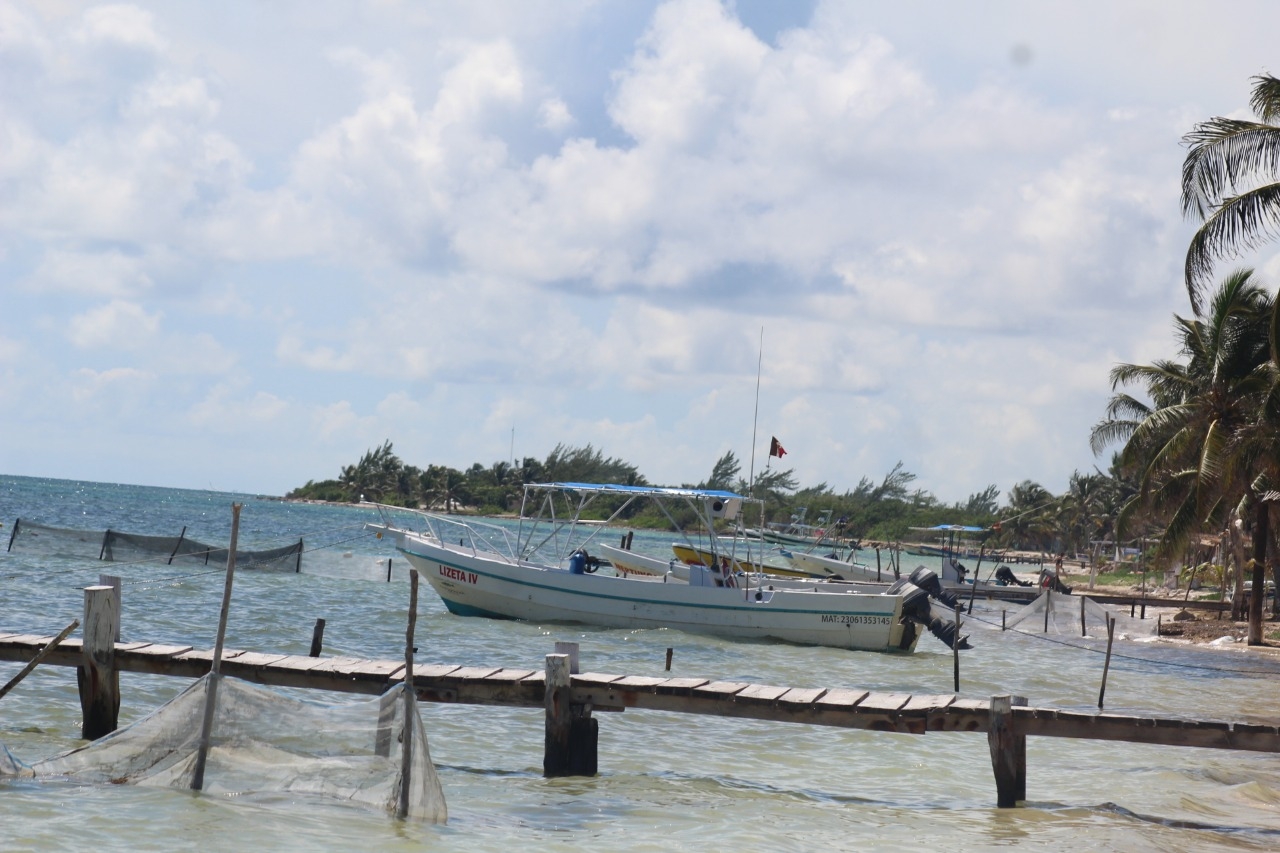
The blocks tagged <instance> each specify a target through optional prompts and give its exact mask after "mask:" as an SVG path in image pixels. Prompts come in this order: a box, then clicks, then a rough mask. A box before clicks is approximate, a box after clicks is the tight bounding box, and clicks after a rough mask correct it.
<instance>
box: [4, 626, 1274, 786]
mask: <svg viewBox="0 0 1280 853" xmlns="http://www.w3.org/2000/svg"><path fill="white" fill-rule="evenodd" d="M54 640H55V638H54V637H53V636H34V635H30V634H13V633H3V632H0V660H3V661H11V662H30V661H32V660H34V659H35V658H36V656H37V655H39V654H42V653H43V654H44V658H43V661H42V663H44V664H50V665H55V666H66V667H77V668H78V670H80V671H81V672H82V673H83V671H84V669H85V667H86V660H87V659H88V658H90V657H93V659H95V660H97V661H102V660H104V659H105V658H104V656H103V655H102V654H101V653H96V654H94V650H92V649H86V648H85V642H86V641H83V640H79V639H66V640H62V641H61V642H60V644H58V645H56V647H55V648H52V649H46V647H47V646H49V645H51V644H52V643H53V642H54ZM91 645H92V643H91ZM107 657H109V659H110V663H111V665H112V666H113V667H114V670H115V672H116V673H119V672H137V673H150V674H156V675H176V676H183V677H188V678H198V677H200V676H202V675H204V674H206V673H207V672H209V671H210V669H211V666H212V661H213V651H211V650H201V649H195V648H192V647H190V646H180V645H164V644H157V643H144V642H132V643H125V642H114V643H113V648H112V654H110V655H109V656H107ZM573 659H576V655H573V656H571V655H569V654H553V655H548V656H547V658H546V665H545V667H544V668H543V669H542V670H537V669H522V668H505V667H475V666H453V665H427V666H417V665H415V666H414V668H413V671H412V683H413V687H414V690H415V692H416V694H417V697H418V699H419V700H421V701H426V702H448V703H464V704H475V705H502V706H510V707H520V708H537V709H543V710H544V711H545V712H546V719H547V740H546V747H545V749H546V752H545V756H544V772H546V774H547V775H548V776H555V775H593V774H594V773H595V753H596V742H597V741H596V738H597V733H598V723H597V721H596V720H595V719H594V718H592V716H591V715H592V712H594V711H624V710H628V709H631V710H652V711H667V712H676V713H686V714H712V715H718V716H726V717H740V718H749V719H756V720H770V721H775V722H786V723H806V724H810V725H823V726H837V727H841V728H851V729H867V730H873V731H883V732H900V733H907V734H924V733H926V732H931V731H963V732H985V733H986V734H987V737H988V743H989V745H990V749H991V758H992V768H993V770H994V773H995V778H996V789H997V804H998V805H999V806H1001V807H1009V806H1014V805H1016V804H1017V802H1018V801H1020V800H1023V799H1025V798H1026V738H1027V737H1028V736H1031V737H1068V738H1092V739H1098V740H1112V741H1126V742H1130V743H1146V744H1160V745H1165V746H1184V747H1185V746H1192V747H1207V748H1212V749H1237V750H1249V751H1255V752H1271V753H1276V752H1280V727H1277V726H1274V725H1251V724H1245V723H1231V722H1213V721H1200V720H1183V719H1177V718H1154V717H1138V716H1130V715H1124V714H1113V713H1101V712H1100V713H1088V712H1079V711H1066V710H1058V709H1052V708H1036V707H1031V706H1029V705H1027V704H1026V700H1025V699H1022V698H1021V697H1010V696H995V697H992V698H990V699H966V698H963V697H960V696H956V695H952V694H941V695H920V694H906V693H881V692H876V691H870V690H860V689H850V688H799V687H782V686H775V685H766V684H751V683H747V682H738V681H715V680H712V679H706V678H688V677H685V678H664V677H655V676H634V675H610V674H604V673H591V672H587V673H574V672H572V671H571V669H572V667H571V661H572V660H573ZM405 670H406V662H405V660H363V659H358V658H351V657H312V656H303V655H285V654H264V653H261V652H251V651H236V650H230V649H224V650H223V654H222V661H221V672H222V674H224V675H229V676H233V677H236V678H241V679H244V680H246V681H253V682H256V683H259V684H265V685H273V686H279V687H301V688H311V689H319V690H330V691H337V692H346V693H367V694H379V693H382V692H383V691H385V690H386V689H388V688H389V687H391V686H392V685H394V684H397V683H399V682H400V681H401V680H403V678H404V676H405ZM81 680H82V681H83V680H84V676H83V674H82V675H81ZM117 695H118V694H117ZM82 696H83V691H82ZM87 713H88V709H86V714H87Z"/></svg>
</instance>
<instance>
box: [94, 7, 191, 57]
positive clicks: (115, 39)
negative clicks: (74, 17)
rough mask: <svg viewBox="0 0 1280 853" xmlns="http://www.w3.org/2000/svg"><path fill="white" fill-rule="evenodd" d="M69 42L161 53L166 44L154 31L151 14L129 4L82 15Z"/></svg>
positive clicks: (96, 9)
mask: <svg viewBox="0 0 1280 853" xmlns="http://www.w3.org/2000/svg"><path fill="white" fill-rule="evenodd" d="M72 38H74V39H76V40H78V41H83V42H102V43H110V44H115V45H121V46H125V47H130V48H135V49H139V50H146V51H154V52H160V51H163V50H164V49H165V47H166V46H167V43H166V41H165V40H164V39H163V38H161V37H160V35H159V34H158V33H157V32H156V31H155V28H154V19H153V18H152V16H151V13H150V12H148V11H146V10H145V9H141V8H139V7H138V6H135V5H132V4H124V3H121V4H116V5H104V6H95V7H94V8H91V9H89V10H87V11H86V12H85V13H84V17H83V18H82V19H81V22H80V26H79V27H77V28H76V30H75V31H74V32H73V34H72Z"/></svg>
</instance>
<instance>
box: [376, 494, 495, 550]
mask: <svg viewBox="0 0 1280 853" xmlns="http://www.w3.org/2000/svg"><path fill="white" fill-rule="evenodd" d="M364 505H365V506H369V507H372V508H374V509H376V510H377V511H378V516H379V518H380V519H381V524H380V525H375V526H377V527H382V528H385V529H388V530H392V531H396V532H408V533H413V534H415V535H417V536H423V537H425V538H427V539H430V540H432V541H434V542H436V543H438V544H440V545H442V546H444V547H446V548H449V549H450V550H455V551H460V552H463V553H467V552H470V553H471V555H472V556H473V557H479V556H481V555H484V556H487V557H496V558H497V559H500V560H502V561H504V562H507V563H511V564H513V565H515V564H518V563H519V562H520V560H519V558H518V556H517V553H518V548H517V546H516V536H515V532H514V531H512V530H510V529H508V528H506V527H503V526H501V525H498V524H493V523H490V522H485V521H479V520H477V519H474V518H459V517H457V516H451V515H441V514H439V513H435V512H429V511H427V510H421V509H412V508H410V507H402V506H391V505H389V504H377V503H370V502H365V504H364ZM455 543H456V544H455Z"/></svg>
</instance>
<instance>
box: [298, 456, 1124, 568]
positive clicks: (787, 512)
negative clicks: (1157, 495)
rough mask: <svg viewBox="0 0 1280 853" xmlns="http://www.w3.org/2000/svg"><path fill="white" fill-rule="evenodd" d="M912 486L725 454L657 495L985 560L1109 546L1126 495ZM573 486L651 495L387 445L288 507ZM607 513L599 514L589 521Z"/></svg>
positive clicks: (555, 463) (550, 465) (620, 479)
mask: <svg viewBox="0 0 1280 853" xmlns="http://www.w3.org/2000/svg"><path fill="white" fill-rule="evenodd" d="M915 480H916V475H915V474H912V473H911V472H909V471H907V470H906V469H905V468H904V467H903V464H902V463H901V462H899V463H898V464H897V465H895V466H894V467H893V469H892V470H890V471H889V472H888V473H887V474H885V475H884V477H883V478H882V479H880V480H879V481H878V482H877V481H874V480H872V479H870V478H867V477H863V478H862V479H861V481H860V482H859V483H858V485H857V486H856V487H855V488H853V489H846V490H844V491H837V490H836V489H834V488H832V487H831V486H829V485H828V484H827V483H819V484H817V485H812V486H805V487H803V488H801V487H800V485H799V483H798V481H797V479H796V477H795V473H794V470H793V469H766V470H765V471H764V472H761V473H760V474H758V475H757V476H756V477H755V478H754V483H749V482H747V480H746V478H745V477H744V476H743V471H742V465H741V463H740V462H739V460H738V458H737V455H736V454H735V453H734V452H733V451H729V452H727V453H725V454H724V455H723V456H721V457H720V459H718V460H717V461H716V462H715V464H714V465H713V466H712V468H711V471H710V472H709V473H708V475H707V477H706V479H703V480H701V481H698V482H693V483H672V484H665V485H673V486H680V487H686V488H703V489H725V490H729V491H733V492H736V493H738V494H742V495H751V496H754V497H756V498H759V499H761V500H762V501H763V503H764V507H765V513H766V519H767V520H768V521H775V522H776V521H782V522H787V521H788V520H789V519H791V518H793V517H800V516H801V515H803V517H804V518H805V519H806V520H807V521H809V522H810V523H813V522H815V521H818V520H820V519H824V518H825V519H827V525H828V527H829V528H831V529H829V530H828V533H829V534H837V535H838V537H839V538H841V539H857V540H863V539H869V540H877V541H885V542H901V541H908V540H920V541H927V540H928V538H929V537H928V536H926V535H924V534H922V533H920V532H919V531H913V530H912V528H924V527H933V526H935V525H939V524H960V525H967V526H974V527H981V528H983V529H984V531H985V533H984V534H982V535H979V536H978V537H976V538H978V539H980V540H982V542H984V543H985V544H987V545H988V547H989V548H992V549H1005V548H1014V549H1018V550H1033V551H1053V552H1067V553H1086V552H1089V551H1091V550H1092V549H1093V548H1095V547H1096V546H1097V545H1099V544H1100V543H1104V542H1110V541H1111V539H1112V532H1113V530H1114V523H1115V520H1116V519H1117V518H1118V516H1119V513H1120V510H1121V507H1122V506H1123V505H1124V503H1125V501H1126V500H1127V498H1128V497H1129V496H1131V495H1132V494H1133V493H1134V491H1135V487H1134V486H1133V485H1132V484H1129V483H1126V482H1125V481H1124V480H1123V479H1121V478H1119V477H1117V476H1116V475H1115V474H1104V473H1102V472H1096V471H1095V472H1094V473H1088V474H1082V473H1079V472H1077V473H1075V474H1073V475H1072V476H1071V480H1070V483H1069V485H1068V488H1067V491H1066V492H1065V493H1063V494H1061V495H1053V494H1051V493H1050V492H1049V491H1048V490H1047V489H1045V488H1044V487H1043V486H1041V485H1039V484H1038V483H1034V482H1031V481H1025V482H1022V483H1019V484H1018V485H1016V486H1015V487H1014V488H1013V489H1012V490H1011V491H1010V493H1009V495H1008V500H1006V501H1005V502H1003V503H1001V502H1000V500H999V498H1000V490H999V489H998V488H997V487H996V486H994V485H991V486H988V487H987V488H985V489H983V490H982V491H980V492H977V493H975V494H973V495H970V496H969V497H968V498H967V499H966V500H964V501H958V502H956V503H950V504H948V503H944V502H943V501H940V500H938V499H937V498H936V497H934V496H933V495H932V494H931V493H930V492H928V491H926V490H925V489H922V488H919V487H917V486H916V485H915ZM547 482H579V483H616V484H620V485H629V486H642V485H655V484H653V483H651V482H650V481H649V480H648V478H646V477H645V476H644V475H643V474H641V473H640V471H639V469H638V468H637V467H636V466H635V465H633V464H631V463H629V462H626V461H624V460H622V459H615V458H610V457H606V456H605V455H604V454H603V453H602V452H601V451H600V450H598V449H596V448H595V447H593V446H591V445H590V444H588V445H586V446H585V447H570V446H567V445H564V444H560V445H557V446H556V447H555V449H553V450H552V451H551V453H550V454H548V456H547V458H546V459H543V460H539V459H536V458H534V457H525V458H524V459H523V460H521V462H520V463H519V464H518V465H516V464H512V463H510V462H506V461H502V462H493V463H490V464H488V465H485V464H482V463H480V462H477V463H475V464H473V465H472V466H471V467H470V468H467V469H465V470H459V469H456V468H452V467H449V466H446V465H428V466H426V467H425V468H419V467H417V466H414V465H408V464H405V463H404V461H403V460H401V459H400V457H399V456H397V455H396V452H395V449H394V447H393V445H392V443H391V441H389V440H388V441H386V442H384V443H383V444H382V445H381V446H380V447H377V448H373V449H370V450H369V451H367V452H366V453H365V454H364V455H363V456H362V457H361V458H360V459H359V460H358V461H357V462H355V463H353V464H351V465H347V466H344V467H343V469H342V471H341V473H340V475H339V476H338V478H337V479H334V480H324V481H322V482H309V483H307V484H306V485H305V486H303V487H301V488H299V489H295V490H294V491H292V492H290V493H289V495H288V497H290V498H294V499H309V500H329V501H357V500H362V499H363V500H368V501H374V502H378V503H386V504H393V505H396V506H411V507H416V508H421V509H432V510H437V511H443V512H474V513H479V514H502V513H514V512H518V511H519V510H520V502H521V499H522V497H523V494H524V486H525V484H526V483H547ZM613 508H614V506H613V505H612V504H610V503H609V502H607V501H604V502H601V503H600V504H599V505H598V507H597V513H601V512H609V511H611V510H612V509H613ZM628 522H629V523H631V524H634V525H636V526H655V527H665V526H667V524H668V522H667V521H666V519H665V518H664V517H663V516H661V515H660V514H658V513H657V512H656V511H653V510H646V509H640V510H639V511H638V512H637V513H636V514H635V515H634V516H631V517H628Z"/></svg>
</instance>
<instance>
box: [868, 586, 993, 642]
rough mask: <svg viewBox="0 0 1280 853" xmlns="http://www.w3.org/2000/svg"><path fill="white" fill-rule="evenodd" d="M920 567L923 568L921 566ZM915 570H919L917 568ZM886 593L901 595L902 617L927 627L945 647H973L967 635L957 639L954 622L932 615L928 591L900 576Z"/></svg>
mask: <svg viewBox="0 0 1280 853" xmlns="http://www.w3.org/2000/svg"><path fill="white" fill-rule="evenodd" d="M921 568H923V566H922V567H921ZM916 571H919V569H917V570H916ZM925 571H926V572H928V571H929V570H928V569H925ZM912 574H913V575H914V574H915V572H912ZM929 574H931V575H932V574H933V573H932V572H929ZM933 580H934V582H935V583H937V582H938V576H937V575H933ZM886 594H887V595H901V596H903V602H902V615H903V617H904V618H906V619H910V620H911V621H912V622H915V623H917V624H919V625H923V626H925V627H926V628H928V629H929V633H930V634H933V636H935V637H937V638H938V639H939V640H941V641H942V642H944V643H946V644H947V648H951V646H952V645H953V644H954V645H955V646H956V647H957V648H961V649H971V648H973V646H971V645H969V638H968V637H967V636H966V637H960V638H959V640H957V639H956V623H955V622H949V621H947V620H944V619H939V618H938V617H936V616H934V615H933V607H932V605H931V604H930V603H929V593H928V592H926V591H925V590H924V589H922V588H920V587H918V586H916V585H915V584H914V583H912V582H911V581H910V580H908V579H906V578H900V579H898V580H896V581H894V582H893V583H892V584H890V586H889V589H888V590H887V592H886Z"/></svg>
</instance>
